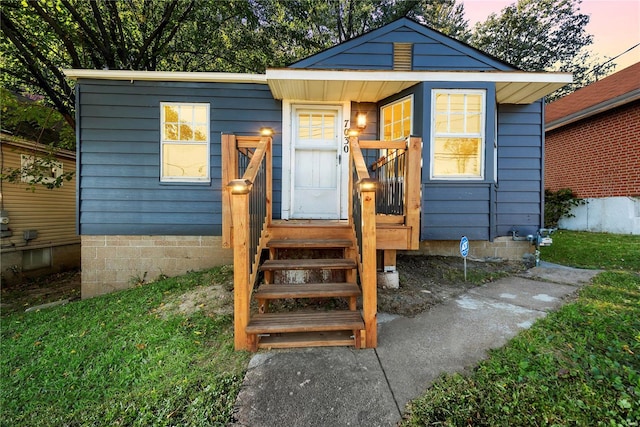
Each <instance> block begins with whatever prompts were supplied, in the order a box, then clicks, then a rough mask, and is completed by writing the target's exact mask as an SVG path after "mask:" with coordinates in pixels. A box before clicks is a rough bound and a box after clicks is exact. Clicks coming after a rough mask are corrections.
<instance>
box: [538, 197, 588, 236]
mask: <svg viewBox="0 0 640 427" xmlns="http://www.w3.org/2000/svg"><path fill="white" fill-rule="evenodd" d="M585 203H586V202H585V201H584V200H582V199H580V198H577V197H576V196H575V194H574V193H573V190H571V189H570V188H561V189H560V190H558V191H551V190H549V189H545V190H544V226H545V227H546V228H556V227H558V221H560V219H561V218H563V217H564V218H572V217H574V216H575V215H573V214H572V213H571V209H572V208H573V207H574V206H579V205H584V204H585Z"/></svg>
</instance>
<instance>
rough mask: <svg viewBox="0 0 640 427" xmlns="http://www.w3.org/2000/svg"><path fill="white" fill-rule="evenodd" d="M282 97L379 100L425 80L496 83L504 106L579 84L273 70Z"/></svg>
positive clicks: (554, 76)
mask: <svg viewBox="0 0 640 427" xmlns="http://www.w3.org/2000/svg"><path fill="white" fill-rule="evenodd" d="M266 77H267V84H268V85H269V88H270V89H271V93H272V94H273V96H274V97H275V98H276V99H295V100H306V101H355V102H378V101H380V100H382V99H385V98H387V97H389V96H391V95H394V94H396V93H398V92H400V91H402V90H404V89H406V88H409V87H411V86H413V85H415V84H418V83H421V82H446V83H452V82H453V83H455V82H478V83H495V84H496V99H497V102H498V103H500V104H530V103H532V102H535V101H537V100H538V99H540V98H542V97H544V96H546V95H549V94H550V93H553V92H554V91H556V90H557V89H559V88H561V87H563V86H565V85H566V84H568V83H571V82H572V81H573V78H572V75H571V74H570V73H531V72H524V71H344V70H309V69H289V68H286V69H268V70H267V71H266Z"/></svg>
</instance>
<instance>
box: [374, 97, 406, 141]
mask: <svg viewBox="0 0 640 427" xmlns="http://www.w3.org/2000/svg"><path fill="white" fill-rule="evenodd" d="M407 99H410V100H411V113H410V114H411V130H410V131H409V135H406V136H404V137H403V138H407V137H409V136H411V135H413V124H414V122H415V120H414V117H415V116H414V107H415V102H414V101H413V94H410V95H407V96H404V97H402V98H399V99H396V100H395V101H392V102H389V103H387V104H384V105H381V106H380V111H379V114H380V133H379V135H380V139H381V140H382V139H383V135H384V117H383V116H382V110H383V109H384V108H386V107H390V106H391V105H394V104H398V103H402V102H404V101H406V100H407Z"/></svg>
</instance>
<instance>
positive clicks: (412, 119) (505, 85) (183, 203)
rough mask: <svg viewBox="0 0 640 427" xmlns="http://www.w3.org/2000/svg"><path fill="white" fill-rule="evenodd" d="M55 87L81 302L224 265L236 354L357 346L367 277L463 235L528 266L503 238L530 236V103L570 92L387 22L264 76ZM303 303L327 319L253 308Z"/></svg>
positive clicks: (94, 74) (537, 109) (473, 251)
mask: <svg viewBox="0 0 640 427" xmlns="http://www.w3.org/2000/svg"><path fill="white" fill-rule="evenodd" d="M66 74H67V76H69V77H70V78H73V79H76V80H77V85H76V91H77V93H76V95H77V135H78V152H77V163H78V191H77V197H78V203H77V206H78V233H79V234H80V235H81V238H82V275H83V278H82V280H83V283H82V293H83V297H90V296H94V295H98V294H101V293H105V292H109V291H112V290H116V289H120V288H124V287H127V286H129V283H130V282H131V279H132V278H136V279H145V278H146V279H153V278H155V277H156V276H159V275H161V274H167V275H174V274H180V273H183V272H185V271H188V270H193V269H199V268H206V267H211V266H214V265H219V264H230V263H233V264H234V274H235V279H234V280H235V290H234V292H235V297H236V308H235V321H236V329H235V332H236V347H237V348H249V349H255V348H258V347H278V346H280V347H287V346H295V345H355V346H356V347H374V346H375V345H376V339H377V338H376V317H375V316H376V308H375V305H376V274H377V271H380V270H384V271H393V270H394V268H395V256H396V251H398V250H419V251H423V252H427V253H431V254H445V255H455V254H457V253H458V244H459V241H460V237H461V236H463V235H465V236H467V237H468V238H469V240H470V241H471V244H470V256H476V257H484V256H500V257H502V258H517V257H521V256H522V254H523V253H524V252H527V251H531V245H529V244H528V243H527V242H517V241H514V240H513V239H512V232H513V231H517V232H518V233H519V234H520V235H527V234H535V232H536V231H537V230H538V229H539V228H540V227H542V224H543V218H542V212H543V197H544V185H543V164H544V158H543V153H544V117H543V112H544V102H543V97H544V96H545V95H548V94H549V93H551V92H553V91H554V90H556V89H558V88H560V87H562V86H563V85H565V84H567V83H569V82H570V81H571V76H570V75H568V74H563V73H529V72H523V71H520V70H518V69H516V68H514V67H513V66H510V65H509V64H506V63H504V62H501V61H499V60H497V59H496V58H493V57H491V56H489V55H486V54H484V53H482V52H480V51H478V50H476V49H474V48H472V47H470V46H468V45H466V44H464V43H461V42H459V41H457V40H454V39H452V38H449V37H447V36H445V35H443V34H441V33H439V32H437V31H434V30H432V29H429V28H427V27H425V26H422V25H420V24H418V23H416V22H414V21H412V20H410V19H406V18H403V19H400V20H397V21H394V22H392V23H390V24H388V25H386V26H384V27H381V28H379V29H376V30H374V31H371V32H369V33H367V34H365V35H362V36H360V37H358V38H355V39H352V40H350V41H347V42H345V43H342V44H340V45H337V46H335V47H333V48H330V49H328V50H325V51H323V52H320V53H318V54H316V55H313V56H311V57H309V58H306V59H303V60H301V61H299V62H297V63H295V64H292V65H291V66H289V67H287V68H283V69H268V70H267V71H266V72H265V73H264V74H233V73H181V72H140V71H110V70H67V71H66ZM304 251H306V255H304V256H295V255H293V256H292V254H295V253H298V254H299V253H302V252H304ZM267 254H268V256H267ZM326 254H329V255H326ZM292 258H293V259H292ZM260 271H262V272H263V273H264V274H263V275H262V276H263V277H264V283H261V284H260V286H259V287H257V289H256V290H255V291H254V287H256V282H257V278H258V277H260V276H259V275H258V273H259V272H260ZM292 281H298V282H303V283H304V286H296V285H295V284H290V282H292ZM252 297H254V298H256V299H257V301H258V307H259V309H258V312H257V313H253V312H251V310H250V304H249V301H250V299H251V298H252ZM316 297H338V298H343V299H344V300H345V301H346V302H345V309H344V310H337V311H335V312H324V311H323V312H321V313H317V312H316V313H298V314H296V313H293V314H291V313H277V312H271V313H270V312H269V304H268V303H269V301H271V300H274V299H279V298H316ZM287 316H289V317H287ZM283 325H285V326H283Z"/></svg>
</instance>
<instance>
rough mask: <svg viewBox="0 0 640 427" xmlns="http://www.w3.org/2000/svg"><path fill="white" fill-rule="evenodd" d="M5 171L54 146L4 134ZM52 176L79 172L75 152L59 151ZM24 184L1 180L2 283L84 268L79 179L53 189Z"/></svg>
mask: <svg viewBox="0 0 640 427" xmlns="http://www.w3.org/2000/svg"><path fill="white" fill-rule="evenodd" d="M0 149H1V153H0V156H1V159H2V160H1V162H2V170H3V172H6V171H7V170H9V169H17V168H22V167H24V166H25V165H26V164H28V163H29V162H32V161H33V159H34V158H36V159H37V158H42V157H44V156H46V155H47V154H48V153H49V151H48V150H49V147H48V146H43V145H40V144H37V143H35V142H32V141H27V140H24V139H21V138H17V137H14V136H12V135H9V134H6V133H0ZM49 167H50V169H49V170H48V172H49V173H50V174H51V176H50V177H46V178H44V180H48V179H49V180H51V179H54V178H55V176H60V174H62V173H64V172H65V171H74V170H75V168H76V156H75V153H74V152H71V151H67V150H58V151H57V152H56V154H55V162H53V163H52V164H50V165H49ZM21 181H22V182H20V183H11V182H8V181H7V180H0V203H1V206H0V211H1V213H0V217H1V218H2V235H1V236H2V238H1V240H0V242H1V255H2V260H1V262H0V265H1V266H2V270H1V275H2V283H3V284H11V283H16V282H20V281H22V280H23V279H24V278H28V277H36V276H40V275H44V274H49V273H56V272H61V271H65V270H71V269H75V268H79V267H80V237H79V236H78V234H77V232H76V182H75V178H74V179H72V180H71V181H65V182H64V183H63V185H62V186H61V187H59V188H54V189H48V188H46V187H45V186H44V185H41V184H35V186H34V187H33V188H34V191H32V190H31V189H30V184H29V183H30V181H31V178H30V177H28V176H25V177H23V178H22V179H21Z"/></svg>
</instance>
